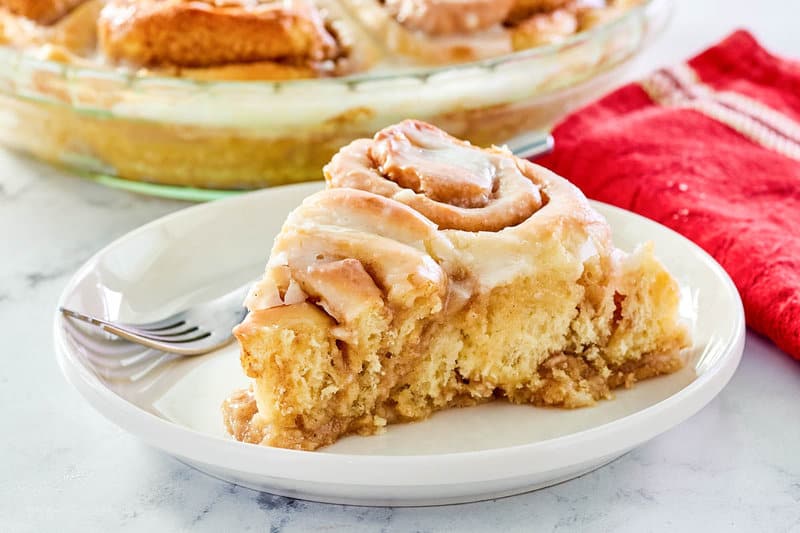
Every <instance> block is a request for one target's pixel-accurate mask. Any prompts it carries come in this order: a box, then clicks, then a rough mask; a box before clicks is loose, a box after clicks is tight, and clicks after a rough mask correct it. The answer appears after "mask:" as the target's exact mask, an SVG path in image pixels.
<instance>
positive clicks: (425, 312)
mask: <svg viewBox="0 0 800 533" xmlns="http://www.w3.org/2000/svg"><path fill="white" fill-rule="evenodd" d="M325 177H326V180H327V185H328V188H327V189H326V190H325V191H323V192H320V193H318V194H316V195H313V196H311V197H309V198H308V199H306V201H305V202H303V204H302V205H301V206H300V207H299V208H297V209H296V210H295V211H294V212H293V213H292V214H291V215H290V216H289V218H288V219H287V221H286V223H285V225H284V227H283V229H282V231H281V233H280V235H278V237H277V238H276V240H275V243H274V246H273V249H272V254H271V257H270V260H269V263H268V265H267V269H266V273H265V275H264V278H263V280H262V281H261V282H260V283H259V284H258V285H257V286H256V287H255V288H254V289H253V291H252V293H251V294H250V296H249V297H248V300H247V306H248V308H249V310H250V313H249V315H248V317H247V319H246V320H245V321H244V322H243V323H242V324H241V325H240V326H238V327H237V328H236V329H235V332H234V333H235V334H236V337H237V338H238V340H239V343H240V346H241V361H242V365H243V367H244V369H245V372H246V373H247V375H248V376H250V377H251V378H253V386H252V389H251V390H249V391H240V392H237V393H236V394H235V395H234V396H232V397H231V399H230V400H229V401H227V402H226V403H225V404H224V406H223V410H224V412H225V420H226V425H227V427H228V429H229V431H230V432H231V434H232V435H234V436H235V437H236V438H238V439H240V440H245V441H247V442H256V443H261V444H265V445H271V446H280V447H287V448H296V449H309V450H310V449H316V448H318V447H320V446H324V445H327V444H330V443H332V442H334V441H335V440H337V439H338V438H340V437H341V436H343V435H347V434H350V433H360V434H372V433H376V432H379V431H381V430H382V428H383V427H384V426H385V425H386V424H388V423H395V422H403V421H409V420H418V419H422V418H425V417H427V416H428V415H430V414H431V413H432V412H433V411H435V410H438V409H442V408H446V407H451V406H463V405H471V404H475V403H479V402H484V401H488V400H491V399H493V398H498V397H502V398H505V399H507V400H508V401H511V402H515V403H526V404H533V405H549V406H560V407H568V408H571V407H581V406H587V405H591V404H593V403H595V402H596V401H598V400H601V399H606V398H611V397H612V392H611V391H612V389H614V388H616V387H620V386H626V387H628V386H631V385H632V384H633V383H634V382H635V381H637V380H639V379H645V378H649V377H653V376H657V375H660V374H665V373H669V372H674V371H675V370H677V369H679V368H680V367H681V366H682V364H683V362H682V358H681V356H680V351H681V349H683V348H685V347H687V346H688V345H689V338H688V334H687V331H686V329H685V328H684V327H683V326H682V325H681V324H680V323H679V321H678V313H677V308H678V288H677V284H676V282H675V281H674V280H673V279H672V278H671V277H670V275H669V273H668V272H667V271H666V270H665V269H664V268H663V266H662V265H661V264H660V263H659V262H658V261H657V260H656V259H655V258H654V257H653V253H652V247H651V246H650V245H647V244H645V245H643V246H641V247H639V248H638V249H637V250H636V251H634V252H633V253H632V254H625V253H623V252H621V251H620V250H618V249H616V248H615V247H614V246H613V243H612V242H611V238H610V229H609V227H608V224H607V223H606V222H605V220H603V218H602V217H601V216H600V215H599V214H598V213H596V212H595V211H594V210H593V209H592V208H591V207H590V206H589V204H588V202H587V201H586V199H585V198H584V196H583V195H582V194H581V193H580V191H578V190H577V189H576V188H575V187H573V186H572V185H571V184H569V183H568V182H567V181H565V180H564V179H562V178H560V177H558V176H556V175H554V174H553V173H551V172H549V171H547V170H545V169H543V168H541V167H538V166H536V165H533V164H532V163H529V162H527V161H523V160H520V159H517V158H515V157H514V156H513V155H512V154H511V153H509V152H508V151H507V150H505V149H503V148H497V147H495V148H490V149H481V148H478V147H475V146H472V145H470V144H469V143H467V142H464V141H460V140H458V139H454V138H453V137H450V136H449V135H447V134H446V133H444V132H442V131H441V130H438V129H436V128H434V127H433V126H430V125H428V124H424V123H420V122H417V121H405V122H402V123H400V124H397V125H395V126H392V127H390V128H387V129H385V130H383V131H381V132H379V133H378V134H377V135H376V136H375V137H374V138H373V139H371V140H370V139H363V140H358V141H355V142H353V143H352V144H350V145H349V146H347V147H345V148H343V149H342V150H341V151H340V152H339V154H337V155H336V156H335V157H334V158H333V160H332V161H331V163H330V164H329V165H327V166H326V167H325Z"/></svg>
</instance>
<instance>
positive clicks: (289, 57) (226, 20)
mask: <svg viewBox="0 0 800 533" xmlns="http://www.w3.org/2000/svg"><path fill="white" fill-rule="evenodd" d="M98 31H99V37H100V43H101V46H102V49H103V52H104V53H105V54H106V56H107V57H109V58H110V59H111V60H113V61H118V62H127V63H131V64H134V65H138V66H147V67H156V66H179V67H189V68H192V67H214V66H220V65H229V64H235V63H252V62H258V61H279V62H284V63H287V64H289V65H293V64H300V65H302V64H307V63H309V62H318V61H324V60H329V59H333V58H335V57H336V56H337V54H338V45H337V42H336V40H335V39H334V37H333V36H332V35H331V34H330V33H329V32H328V31H327V30H326V29H325V25H324V22H323V20H322V18H321V15H320V13H319V12H318V11H317V10H316V8H314V7H313V6H312V5H311V4H309V3H307V2H305V1H304V0H296V1H294V2H292V3H291V4H288V5H287V4H286V3H284V2H277V1H267V2H257V3H250V2H245V1H243V0H242V1H234V0H230V1H227V2H225V3H224V4H222V5H220V4H217V3H211V2H208V1H196V0H193V1H190V0H111V1H110V2H108V4H107V5H106V7H105V8H104V9H103V11H102V12H101V14H100V18H99V20H98Z"/></svg>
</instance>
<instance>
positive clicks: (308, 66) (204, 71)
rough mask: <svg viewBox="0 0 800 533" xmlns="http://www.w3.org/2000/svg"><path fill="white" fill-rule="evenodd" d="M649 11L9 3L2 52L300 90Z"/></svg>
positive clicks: (500, 3) (0, 5)
mask: <svg viewBox="0 0 800 533" xmlns="http://www.w3.org/2000/svg"><path fill="white" fill-rule="evenodd" d="M638 1H639V0H0V42H7V43H10V44H13V45H15V46H19V47H22V48H36V49H37V53H38V55H39V56H42V57H46V58H49V59H54V60H58V61H63V62H71V63H77V64H93V63H96V62H98V61H99V62H103V63H107V64H110V65H111V66H114V67H116V68H133V69H136V70H137V71H140V72H142V73H153V72H155V73H158V74H161V75H175V76H183V77H190V78H199V79H231V80H237V79H295V78H309V77H320V76H340V75H345V74H350V73H353V72H358V71H363V70H366V69H368V68H371V67H372V66H374V65H376V64H383V66H391V67H405V66H407V65H408V64H414V63H416V64H430V63H454V62H462V61H470V60H474V59H481V58H486V57H494V56H498V55H502V54H507V53H510V52H512V51H514V50H520V49H525V48H531V47H535V46H539V45H545V44H551V43H555V42H558V41H560V40H562V39H564V38H566V37H568V36H570V35H573V34H575V33H576V32H578V31H581V30H584V29H588V28H590V27H592V26H595V25H597V24H600V23H603V22H607V21H609V20H612V19H613V18H615V17H618V16H619V15H620V14H621V13H623V12H624V11H625V10H626V9H628V8H630V7H631V6H632V5H635V4H636V3H637V2H638ZM86 6H90V7H86ZM101 8H102V11H100V9H101ZM376 43H377V46H376ZM381 45H382V46H381ZM379 48H383V49H384V50H383V51H381V50H379Z"/></svg>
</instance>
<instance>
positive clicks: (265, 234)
mask: <svg viewBox="0 0 800 533" xmlns="http://www.w3.org/2000/svg"><path fill="white" fill-rule="evenodd" d="M319 187H320V185H319V184H305V185H297V186H292V187H283V188H277V189H270V190H265V191H261V192H256V193H252V194H247V195H243V196H239V197H236V198H231V199H228V200H223V201H219V202H215V203H211V204H206V205H199V206H196V207H192V208H190V209H186V210H184V211H180V212H178V213H175V214H172V215H170V216H167V217H164V218H162V219H160V220H156V221H155V222H152V223H150V224H148V225H146V226H144V227H142V228H140V229H138V230H136V231H133V232H132V233H130V234H128V235H126V236H124V237H122V238H121V239H119V240H117V241H116V242H114V243H112V244H111V245H109V246H108V247H107V248H105V249H104V250H102V251H100V252H99V253H98V254H97V255H95V256H94V257H93V258H92V259H90V260H89V261H88V262H87V263H86V265H84V266H83V268H81V269H80V270H79V271H78V273H77V274H76V275H75V277H74V278H73V279H72V281H71V282H70V283H69V285H68V286H67V288H66V289H65V291H64V294H63V295H62V297H61V301H60V305H64V306H67V307H72V308H76V309H79V310H83V311H87V312H89V313H92V314H99V315H103V316H106V317H109V318H111V319H112V320H113V319H122V320H128V321H138V320H149V319H156V318H159V317H161V316H164V315H167V314H169V313H171V312H173V311H176V310H178V309H180V308H181V307H183V306H185V305H187V304H190V303H193V302H199V301H202V300H205V299H207V298H209V297H211V296H215V295H217V294H221V293H223V292H226V291H227V290H229V289H232V288H234V287H236V286H238V285H240V284H242V283H244V282H246V281H247V280H250V279H255V278H256V277H257V276H258V275H259V274H260V273H261V272H262V270H263V267H264V264H265V261H266V258H267V257H266V256H267V254H268V251H269V248H270V246H271V243H272V239H273V237H274V235H275V234H276V233H277V232H278V230H279V229H280V226H281V224H282V223H283V220H284V218H285V217H286V215H287V214H288V213H289V211H290V210H291V209H292V208H293V207H294V206H296V205H298V204H299V203H300V201H301V200H302V199H303V198H304V197H306V196H307V195H308V194H310V193H312V192H314V191H316V190H317V189H318V188H319ZM594 205H595V207H596V208H597V209H598V210H599V211H600V212H601V213H603V214H604V215H605V216H606V217H607V218H608V221H609V222H610V223H611V226H612V227H613V229H614V237H615V241H616V243H617V245H618V246H620V247H621V248H623V249H632V248H633V247H634V246H635V245H636V244H637V243H639V242H641V241H644V240H652V241H654V242H655V245H656V253H657V255H658V256H659V257H660V258H661V259H662V261H663V262H664V263H665V264H666V265H667V267H668V268H669V269H670V271H671V272H672V273H673V274H674V275H675V276H676V277H677V279H678V280H679V282H680V284H681V287H682V306H681V308H682V309H681V312H682V314H683V315H684V316H685V317H686V319H687V320H689V322H690V323H691V324H692V328H693V335H694V341H695V348H694V349H693V351H692V353H691V354H690V359H689V365H688V366H687V368H685V369H684V370H683V371H681V372H678V373H676V374H673V375H670V376H666V377H662V378H658V379H654V380H650V381H647V382H644V383H640V384H638V385H637V386H636V387H634V388H633V389H632V390H629V391H622V392H619V393H618V394H617V398H616V399H615V400H613V401H606V402H601V403H600V404H599V405H597V406H596V407H592V408H586V409H578V410H573V411H565V410H558V409H540V408H534V407H529V406H518V405H517V406H514V405H508V404H505V403H502V402H496V403H493V404H488V405H483V406H479V407H472V408H465V409H452V410H448V411H445V412H441V413H439V414H436V415H434V416H433V417H432V418H431V419H429V420H427V421H424V422H418V423H414V424H404V425H394V426H391V427H390V428H389V430H388V432H387V433H386V434H385V435H381V436H375V437H358V436H356V437H348V438H346V439H343V440H341V441H340V442H338V443H336V444H335V445H333V446H330V447H328V448H326V449H324V450H322V451H319V452H301V451H292V450H283V449H278V448H267V447H262V446H255V445H249V444H242V443H239V442H235V441H234V440H232V439H230V438H229V437H227V436H226V435H225V432H224V430H223V425H222V419H221V415H220V411H219V406H220V404H221V402H222V400H223V399H224V398H225V396H226V395H227V394H228V393H230V392H231V391H232V390H234V389H235V388H237V387H240V386H243V385H244V384H245V383H246V380H245V378H244V375H243V373H242V371H241V370H240V368H239V363H238V354H237V350H236V347H235V346H231V347H229V348H227V349H225V350H220V351H219V352H217V353H214V354H210V355H207V356H203V357H200V358H195V359H185V360H181V361H177V362H173V363H169V364H167V365H162V366H161V367H159V369H157V370H156V371H154V372H151V373H149V374H147V375H146V376H145V377H144V378H142V379H140V380H138V381H135V382H129V381H123V380H120V379H118V378H115V375H117V374H118V373H119V372H120V371H121V370H120V369H121V368H122V367H127V368H144V367H145V366H146V365H147V364H148V362H149V361H150V357H151V356H152V353H143V352H144V351H143V349H141V348H139V347H132V346H130V345H125V344H121V343H119V342H113V341H111V340H105V339H97V337H96V336H89V335H87V334H86V333H85V332H84V331H83V330H80V329H78V328H76V327H74V326H73V325H71V323H69V322H68V321H66V320H64V319H62V317H61V316H60V315H58V314H57V315H56V319H55V344H56V348H57V352H58V360H59V363H60V365H61V368H62V370H63V372H64V374H65V375H66V377H67V379H68V380H69V381H70V383H72V384H73V385H74V386H75V387H76V388H77V389H78V390H79V391H80V392H81V394H83V396H84V397H85V398H86V399H87V400H88V401H89V403H91V404H92V405H93V406H94V407H95V408H96V409H97V410H98V411H100V412H101V413H102V414H103V415H105V416H106V417H108V418H109V419H110V420H111V421H113V422H114V423H116V424H118V425H119V426H121V427H122V428H123V429H125V430H127V431H129V432H131V433H132V434H134V435H136V436H138V437H139V438H141V439H142V440H144V441H145V442H147V443H149V444H150V445H152V446H154V447H156V448H160V449H162V450H164V451H166V452H168V453H170V454H172V455H174V456H175V457H177V458H178V459H180V460H181V461H184V462H186V463H187V464H190V465H192V466H194V467H196V468H198V469H199V470H202V471H203V472H206V473H208V474H210V475H212V476H216V477H218V478H221V479H224V480H227V481H231V482H233V483H237V484H239V485H244V486H246V487H251V488H254V489H258V490H263V491H268V492H271V493H275V494H281V495H285V496H292V497H298V498H304V499H310V500H317V501H324V502H336V503H349V504H360V505H433V504H443V503H456V502H467V501H475V500H481V499H487V498H495V497H500V496H505V495H511V494H517V493H520V492H525V491H529V490H533V489H536V488H540V487H544V486H547V485H551V484H553V483H557V482H560V481H563V480H566V479H569V478H572V477H575V476H578V475H580V474H582V473H585V472H587V471H589V470H592V469H594V468H597V467H598V466H601V465H603V464H605V463H607V462H609V461H611V460H613V459H614V458H616V457H619V456H620V455H622V454H623V453H625V452H627V451H628V450H630V449H632V448H634V447H635V446H638V445H639V444H642V443H643V442H645V441H647V440H648V439H651V438H653V437H655V436H656V435H658V434H660V433H662V432H664V431H666V430H668V429H670V428H671V427H673V426H675V425H676V424H678V423H680V422H681V421H683V420H685V419H686V418H688V417H689V416H691V415H692V414H694V413H696V412H697V411H698V410H699V409H700V408H702V407H703V406H704V405H706V404H707V403H708V402H709V401H711V399H712V398H713V397H714V396H716V395H717V393H719V391H720V390H721V389H722V387H724V386H725V384H726V383H727V382H728V380H729V379H730V377H731V375H732V374H733V372H734V370H735V369H736V366H737V365H738V363H739V359H740V357H741V353H742V349H743V345H744V329H745V327H744V315H743V312H742V305H741V301H740V300H739V296H738V294H737V292H736V289H735V287H734V285H733V283H732V282H731V280H730V279H729V278H728V276H727V275H726V274H725V272H724V271H723V270H722V268H721V267H720V266H719V265H718V264H717V263H716V262H714V260H713V259H712V258H711V257H709V256H708V255H707V254H706V253H705V252H703V251H702V250H700V248H698V247H697V246H695V245H694V244H692V243H691V242H689V241H687V240H686V239H684V238H683V237H681V236H679V235H678V234H676V233H674V232H672V231H671V230H669V229H667V228H665V227H663V226H660V225H658V224H656V223H655V222H652V221H649V220H647V219H644V218H642V217H640V216H637V215H635V214H632V213H629V212H626V211H623V210H621V209H617V208H614V207H610V206H607V205H604V204H599V203H595V204H594ZM109 357H115V358H116V359H111V361H112V362H111V363H109Z"/></svg>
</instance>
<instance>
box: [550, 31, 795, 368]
mask: <svg viewBox="0 0 800 533" xmlns="http://www.w3.org/2000/svg"><path fill="white" fill-rule="evenodd" d="M554 136H555V139H556V149H555V151H554V152H553V153H552V154H550V155H548V156H546V157H543V158H540V159H538V160H537V163H540V164H543V165H544V166H546V167H549V168H551V169H552V170H554V171H555V172H557V173H558V174H561V175H562V176H564V177H566V178H568V179H570V180H571V181H572V182H573V183H575V184H576V185H577V186H579V187H580V188H581V189H583V191H584V192H585V193H586V195H587V196H589V197H590V198H595V199H597V200H601V201H603V202H608V203H610V204H614V205H617V206H620V207H623V208H625V209H629V210H631V211H635V212H637V213H640V214H642V215H644V216H646V217H648V218H651V219H654V220H657V221H658V222H661V223H662V224H664V225H666V226H669V227H671V228H672V229H674V230H676V231H678V232H679V233H682V234H683V235H685V236H686V237H688V238H689V239H691V240H692V241H694V242H696V243H697V244H699V245H700V246H702V247H703V248H704V249H705V250H706V251H708V252H709V253H710V254H711V255H713V256H714V257H715V258H716V259H717V261H719V262H720V264H722V266H723V267H724V268H725V269H726V270H727V271H728V273H729V274H730V276H731V277H732V278H733V280H734V282H735V283H736V286H737V287H738V289H739V292H740V294H741V296H742V300H743V301H744V307H745V314H746V317H747V323H748V325H749V326H750V327H752V328H753V329H754V330H756V331H758V332H761V333H763V334H764V335H766V336H768V337H769V338H770V339H772V340H773V341H774V342H775V343H776V344H777V345H778V347H780V348H781V349H782V350H784V351H786V352H787V353H789V354H790V355H792V356H793V357H795V358H797V359H800V63H799V62H796V61H791V60H787V59H783V58H780V57H776V56H774V55H772V54H770V53H769V52H767V51H766V50H764V48H762V47H761V46H760V45H759V44H758V42H756V40H755V39H754V38H753V36H752V35H750V34H749V33H747V32H745V31H738V32H736V33H734V34H733V35H731V36H730V37H728V38H727V39H725V40H724V41H723V42H721V43H720V44H718V45H716V46H714V47H713V48H711V49H709V50H707V51H705V52H703V53H701V54H700V55H698V56H697V57H695V58H694V59H691V60H690V61H688V62H687V63H684V64H680V65H677V66H675V67H670V68H665V69H661V70H659V71H657V72H655V73H654V74H652V75H651V76H649V77H648V78H646V79H644V80H641V81H640V82H638V83H634V84H630V85H627V86H625V87H622V88H621V89H619V90H617V91H615V92H613V93H611V94H610V95H608V96H606V97H605V98H603V99H602V100H599V101H598V102H595V103H594V104H591V105H589V106H588V107H586V108H584V109H582V110H580V111H578V112H576V113H574V114H573V115H571V116H569V117H568V118H567V119H566V120H564V121H563V122H562V123H561V124H560V125H559V126H558V127H557V128H556V129H555V132H554Z"/></svg>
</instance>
